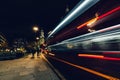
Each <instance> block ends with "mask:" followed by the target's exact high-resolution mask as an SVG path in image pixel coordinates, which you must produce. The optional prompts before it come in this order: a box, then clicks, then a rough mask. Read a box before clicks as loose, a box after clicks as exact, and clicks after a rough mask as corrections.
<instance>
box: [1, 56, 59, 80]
mask: <svg viewBox="0 0 120 80" xmlns="http://www.w3.org/2000/svg"><path fill="white" fill-rule="evenodd" d="M0 80H60V79H59V78H58V76H57V75H56V74H55V73H54V71H52V69H51V68H50V67H49V65H48V64H47V63H46V62H45V61H44V60H43V58H42V56H39V57H37V56H36V55H35V57H34V58H32V56H31V55H28V56H26V57H24V58H21V59H15V60H7V61H0Z"/></svg>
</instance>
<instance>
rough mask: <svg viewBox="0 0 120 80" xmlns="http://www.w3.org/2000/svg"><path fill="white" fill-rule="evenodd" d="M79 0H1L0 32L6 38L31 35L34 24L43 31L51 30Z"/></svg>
mask: <svg viewBox="0 0 120 80" xmlns="http://www.w3.org/2000/svg"><path fill="white" fill-rule="evenodd" d="M79 1H80V0H1V1H0V32H1V33H2V34H4V35H5V37H6V38H7V39H13V38H16V37H22V36H24V37H31V36H33V34H34V33H33V31H32V27H33V26H34V25H37V26H39V27H40V28H41V27H42V28H43V29H44V31H45V32H48V31H50V30H53V29H54V28H55V27H56V25H57V24H58V23H59V22H60V20H61V19H62V17H64V16H65V15H66V14H65V8H66V5H69V8H70V9H72V8H73V7H74V6H75V5H76V4H77V3H78V2H79Z"/></svg>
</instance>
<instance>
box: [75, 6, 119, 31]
mask: <svg viewBox="0 0 120 80" xmlns="http://www.w3.org/2000/svg"><path fill="white" fill-rule="evenodd" d="M117 11H120V6H119V7H117V8H115V9H113V10H111V11H108V12H106V13H105V14H103V15H101V16H97V17H96V18H93V19H91V20H89V21H87V22H85V23H83V24H81V25H80V26H78V27H77V29H81V28H82V27H85V26H90V25H92V24H94V23H95V22H97V20H100V19H102V18H105V17H107V16H109V15H111V14H113V13H115V12H117Z"/></svg>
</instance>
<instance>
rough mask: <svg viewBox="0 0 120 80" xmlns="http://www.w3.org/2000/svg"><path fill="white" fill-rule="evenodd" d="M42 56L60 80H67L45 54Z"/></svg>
mask: <svg viewBox="0 0 120 80" xmlns="http://www.w3.org/2000/svg"><path fill="white" fill-rule="evenodd" d="M41 55H42V58H43V59H44V60H45V61H46V62H47V63H48V65H49V66H50V68H51V69H52V70H53V71H54V72H55V74H56V75H57V76H58V78H59V79H60V80H66V79H65V78H64V77H63V76H62V74H60V73H59V71H58V70H57V69H56V68H55V67H54V66H53V65H52V64H51V63H50V62H49V61H48V60H47V59H46V57H45V56H44V55H43V54H41Z"/></svg>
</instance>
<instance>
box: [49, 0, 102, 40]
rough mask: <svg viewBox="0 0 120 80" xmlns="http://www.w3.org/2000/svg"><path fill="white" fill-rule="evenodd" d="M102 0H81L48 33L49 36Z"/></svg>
mask: <svg viewBox="0 0 120 80" xmlns="http://www.w3.org/2000/svg"><path fill="white" fill-rule="evenodd" d="M98 1H100V0H81V1H80V2H79V3H78V4H77V5H76V6H75V7H74V8H73V9H72V10H71V11H70V12H69V13H68V15H66V16H65V18H64V19H63V20H62V21H61V22H60V23H59V24H58V25H57V27H56V28H55V29H54V30H53V31H52V32H51V33H50V34H49V35H48V38H50V37H51V36H52V35H54V34H55V33H56V32H58V31H59V30H60V29H62V28H64V27H65V26H66V25H67V24H69V23H70V22H71V21H73V20H74V19H76V18H77V17H78V16H79V15H81V14H82V13H84V12H85V11H86V10H88V9H89V8H90V7H92V6H93V5H95V4H96V3H97V2H98Z"/></svg>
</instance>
